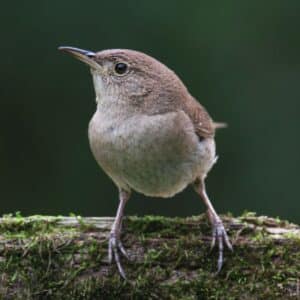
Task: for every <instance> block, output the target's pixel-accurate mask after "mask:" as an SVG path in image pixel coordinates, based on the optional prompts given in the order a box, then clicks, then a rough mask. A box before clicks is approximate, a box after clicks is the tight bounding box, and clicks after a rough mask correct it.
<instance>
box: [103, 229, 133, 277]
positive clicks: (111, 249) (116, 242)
mask: <svg viewBox="0 0 300 300" xmlns="http://www.w3.org/2000/svg"><path fill="white" fill-rule="evenodd" d="M119 253H121V254H123V256H125V257H126V258H127V259H129V258H128V255H127V253H126V250H125V249H124V247H123V245H122V243H121V240H120V237H119V235H118V234H116V233H115V232H111V233H110V236H109V241H108V261H109V263H112V261H113V260H114V261H115V262H116V264H117V267H118V270H119V273H120V275H121V276H122V277H123V278H124V279H126V275H125V272H124V270H123V268H122V265H121V263H120V255H119Z"/></svg>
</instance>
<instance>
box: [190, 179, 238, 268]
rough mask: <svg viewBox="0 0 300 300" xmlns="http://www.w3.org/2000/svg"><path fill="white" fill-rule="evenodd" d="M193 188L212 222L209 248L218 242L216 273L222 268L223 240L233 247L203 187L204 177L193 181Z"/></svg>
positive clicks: (229, 246)
mask: <svg viewBox="0 0 300 300" xmlns="http://www.w3.org/2000/svg"><path fill="white" fill-rule="evenodd" d="M194 186H195V190H196V192H197V193H198V194H199V196H200V197H201V199H202V200H203V202H204V203H205V205H206V207H207V214H208V218H209V221H210V223H211V224H212V227H213V230H212V241H211V248H213V247H214V246H215V244H216V240H217V243H218V247H219V258H218V270H217V273H219V272H220V271H221V269H222V265H223V248H224V247H223V242H225V245H226V246H227V247H228V248H229V249H230V250H231V251H233V248H232V246H231V243H230V241H229V238H228V236H227V233H226V230H225V228H224V225H223V222H222V220H221V219H220V217H219V216H218V214H217V213H216V211H215V209H214V207H213V206H212V204H211V202H210V200H209V198H208V196H207V193H206V189H205V183H204V178H202V179H200V178H199V179H197V180H196V181H195V183H194Z"/></svg>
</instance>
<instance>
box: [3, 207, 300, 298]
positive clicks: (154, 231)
mask: <svg viewBox="0 0 300 300" xmlns="http://www.w3.org/2000/svg"><path fill="white" fill-rule="evenodd" d="M60 220H61V217H41V216H33V217H28V218H24V217H22V216H21V215H17V216H11V215H10V216H5V217H4V219H2V222H0V274H2V275H1V277H0V298H1V296H2V298H5V299H48V298H49V299H50V298H51V299H258V298H259V299H283V298H284V299H289V298H291V299H293V298H295V297H296V293H297V288H298V287H297V285H299V278H300V267H299V265H300V239H299V234H298V233H297V232H296V233H295V232H294V233H292V234H290V235H288V238H287V236H285V235H282V238H280V239H278V238H277V239H275V238H273V237H272V236H271V235H270V234H269V233H268V231H267V230H266V226H271V227H272V228H273V227H285V228H290V227H291V226H292V225H291V224H289V223H288V222H285V221H281V220H279V219H271V218H266V217H256V216H255V215H253V214H249V213H247V214H244V215H243V216H241V217H240V218H239V219H234V221H233V220H232V219H231V217H229V216H224V217H223V220H224V222H225V226H226V227H227V228H228V229H229V230H228V231H229V234H230V236H231V239H232V241H233V244H234V252H233V253H231V252H229V251H226V250H225V264H224V268H223V269H222V271H221V273H220V274H219V275H218V276H216V275H215V274H214V272H215V270H216V260H217V254H218V253H217V251H216V250H215V249H214V250H213V251H210V243H209V235H210V230H211V229H210V226H209V223H208V222H207V219H206V217H205V216H195V217H191V218H164V217H154V216H146V217H144V218H138V217H129V218H127V219H126V220H125V222H124V232H125V234H124V236H123V242H124V245H125V247H126V248H127V249H128V252H129V254H130V256H131V257H132V258H135V261H130V262H126V261H124V260H123V266H124V269H125V270H126V273H127V276H128V278H129V280H128V281H124V280H122V278H120V276H119V275H118V273H117V270H116V267H115V266H110V265H108V263H107V240H106V238H107V232H108V231H107V229H106V230H103V229H97V227H95V226H93V225H91V224H86V223H85V221H84V219H80V220H78V222H79V226H76V227H75V226H72V227H70V226H64V225H59V222H60ZM135 253H136V254H137V255H136V256H135Z"/></svg>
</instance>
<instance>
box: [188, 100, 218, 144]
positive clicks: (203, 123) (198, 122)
mask: <svg viewBox="0 0 300 300" xmlns="http://www.w3.org/2000/svg"><path fill="white" fill-rule="evenodd" d="M183 111H184V112H185V113H186V114H187V115H188V116H189V117H190V119H191V121H192V122H193V124H194V128H195V132H196V134H197V135H198V136H199V138H208V137H214V135H215V129H216V128H217V127H218V126H217V125H216V124H217V123H214V122H213V120H212V119H211V117H210V115H209V114H208V112H207V111H206V109H205V108H204V107H203V106H202V105H201V104H200V103H199V102H198V101H197V100H195V99H194V98H192V97H190V99H189V100H188V101H187V102H186V103H185V105H184V106H183Z"/></svg>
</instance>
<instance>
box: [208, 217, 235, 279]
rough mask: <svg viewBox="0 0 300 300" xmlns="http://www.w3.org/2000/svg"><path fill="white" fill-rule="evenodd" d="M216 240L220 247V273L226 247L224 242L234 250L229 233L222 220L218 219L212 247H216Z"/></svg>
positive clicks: (218, 270) (214, 225) (214, 227)
mask: <svg viewBox="0 0 300 300" xmlns="http://www.w3.org/2000/svg"><path fill="white" fill-rule="evenodd" d="M216 241H217V242H218V248H219V258H218V269H217V274H218V273H219V272H220V271H221V269H222V266H223V249H224V244H223V242H225V245H226V246H227V248H228V249H230V250H231V251H233V248H232V245H231V243H230V241H229V238H228V235H227V233H226V230H225V228H224V225H223V223H222V221H221V220H218V221H216V222H214V223H213V232H212V241H211V249H212V248H214V247H215V245H216Z"/></svg>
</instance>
